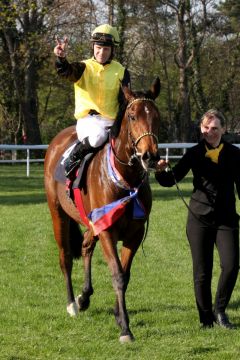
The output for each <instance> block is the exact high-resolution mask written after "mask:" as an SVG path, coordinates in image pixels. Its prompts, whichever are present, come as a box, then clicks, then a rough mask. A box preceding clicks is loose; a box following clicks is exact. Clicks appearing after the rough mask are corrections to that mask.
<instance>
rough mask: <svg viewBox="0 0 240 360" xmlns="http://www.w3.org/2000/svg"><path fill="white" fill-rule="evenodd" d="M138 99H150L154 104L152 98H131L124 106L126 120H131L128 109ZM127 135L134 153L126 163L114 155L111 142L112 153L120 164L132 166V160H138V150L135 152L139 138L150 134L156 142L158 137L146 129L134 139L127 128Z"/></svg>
mask: <svg viewBox="0 0 240 360" xmlns="http://www.w3.org/2000/svg"><path fill="white" fill-rule="evenodd" d="M138 101H148V102H149V101H150V102H152V103H154V104H155V102H154V100H152V99H149V98H136V99H134V100H132V101H131V102H130V103H129V104H128V105H127V108H126V112H127V118H128V121H130V120H133V117H132V116H131V115H130V113H129V109H130V108H131V106H132V105H133V104H134V103H135V102H138ZM128 136H129V138H130V140H131V143H132V147H133V149H134V153H133V154H132V155H131V157H130V158H129V161H128V162H127V163H126V162H124V161H122V160H120V159H119V157H118V156H117V155H116V153H115V151H114V148H113V144H112V151H113V154H114V157H115V158H116V160H117V161H118V162H119V163H120V164H122V165H126V166H133V164H134V160H135V159H137V160H138V161H139V157H138V155H137V154H138V152H137V144H138V143H139V142H140V140H141V139H142V138H144V137H145V136H152V137H153V138H154V139H155V141H156V142H157V143H158V137H157V135H156V134H154V133H153V132H151V131H147V132H144V133H143V134H141V135H140V136H138V138H137V139H134V137H133V135H132V133H131V131H130V130H129V128H128Z"/></svg>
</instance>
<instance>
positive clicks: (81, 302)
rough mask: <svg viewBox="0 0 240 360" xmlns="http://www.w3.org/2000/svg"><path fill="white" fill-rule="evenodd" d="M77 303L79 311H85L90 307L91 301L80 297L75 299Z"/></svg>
mask: <svg viewBox="0 0 240 360" xmlns="http://www.w3.org/2000/svg"><path fill="white" fill-rule="evenodd" d="M75 301H76V303H77V307H78V310H79V311H85V310H87V309H88V308H89V305H90V299H89V298H85V299H84V297H83V296H82V295H78V296H77V297H76V298H75Z"/></svg>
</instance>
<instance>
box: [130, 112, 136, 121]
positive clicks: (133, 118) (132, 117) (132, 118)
mask: <svg viewBox="0 0 240 360" xmlns="http://www.w3.org/2000/svg"><path fill="white" fill-rule="evenodd" d="M128 118H129V120H133V121H134V120H136V118H135V115H134V114H128Z"/></svg>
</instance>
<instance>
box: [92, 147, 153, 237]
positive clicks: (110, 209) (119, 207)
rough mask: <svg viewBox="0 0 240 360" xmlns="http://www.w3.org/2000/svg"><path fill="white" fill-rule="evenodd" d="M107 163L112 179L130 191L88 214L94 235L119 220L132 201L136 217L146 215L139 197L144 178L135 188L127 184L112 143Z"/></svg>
mask: <svg viewBox="0 0 240 360" xmlns="http://www.w3.org/2000/svg"><path fill="white" fill-rule="evenodd" d="M107 165H108V174H109V176H110V178H111V179H112V181H113V182H114V183H115V184H116V185H117V186H118V187H121V188H124V189H125V190H126V191H128V193H129V195H127V196H125V197H123V198H122V199H118V200H116V201H113V202H112V203H110V204H107V205H104V206H102V207H101V208H96V209H93V210H92V211H91V212H90V214H88V218H89V220H90V223H91V225H92V228H93V232H94V235H98V234H99V233H100V232H101V231H103V230H106V229H107V228H109V227H110V226H111V225H112V224H114V222H115V221H117V220H118V219H119V218H120V217H121V216H122V214H123V213H124V212H125V209H126V205H127V204H128V203H129V202H130V201H133V218H134V219H143V218H144V217H145V216H146V214H145V210H144V207H143V205H142V204H141V202H140V201H139V199H138V191H139V188H140V186H141V185H142V183H143V181H144V180H142V182H141V183H140V185H139V186H138V187H137V188H134V189H132V188H130V187H129V186H128V185H127V183H126V182H125V181H124V179H123V178H122V177H121V175H120V174H119V172H118V171H117V169H116V168H115V166H114V159H113V154H112V150H111V146H110V144H109V145H108V149H107Z"/></svg>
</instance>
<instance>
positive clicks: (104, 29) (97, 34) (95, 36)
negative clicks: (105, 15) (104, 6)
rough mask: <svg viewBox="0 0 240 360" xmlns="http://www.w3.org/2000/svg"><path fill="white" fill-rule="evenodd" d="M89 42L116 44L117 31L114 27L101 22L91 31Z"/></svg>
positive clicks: (117, 41) (117, 38) (107, 44)
mask: <svg viewBox="0 0 240 360" xmlns="http://www.w3.org/2000/svg"><path fill="white" fill-rule="evenodd" d="M91 42H93V43H97V44H99V45H103V46H113V45H118V44H119V42H120V39H119V34H118V31H117V29H116V28H115V27H113V26H111V25H108V24H103V25H100V26H97V27H96V29H94V30H93V32H92V37H91Z"/></svg>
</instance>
